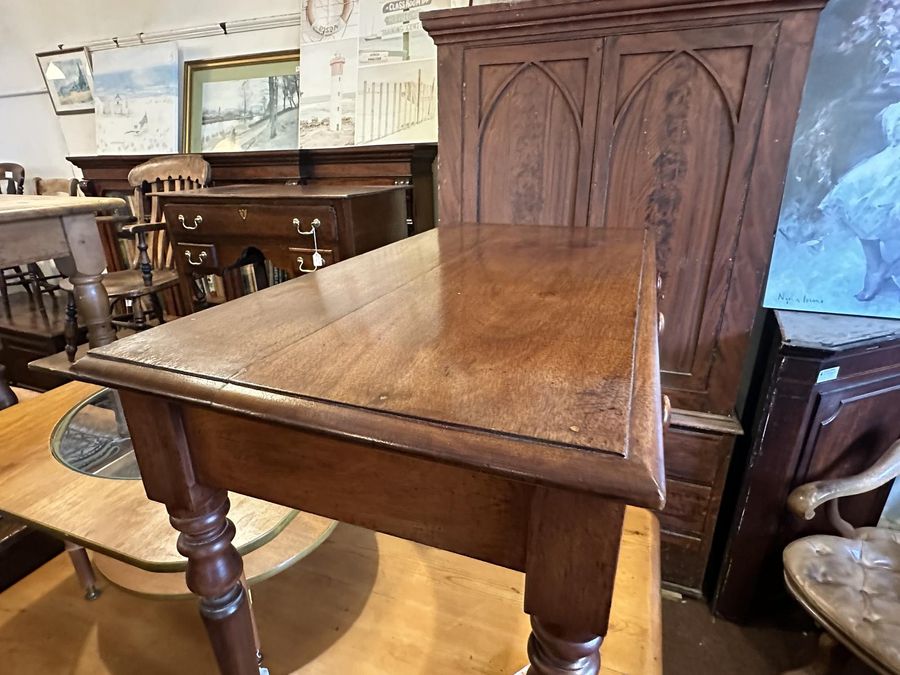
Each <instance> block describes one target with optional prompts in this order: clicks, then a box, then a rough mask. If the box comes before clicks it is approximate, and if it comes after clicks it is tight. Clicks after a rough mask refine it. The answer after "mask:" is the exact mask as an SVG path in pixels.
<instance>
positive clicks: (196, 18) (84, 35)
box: [0, 0, 301, 182]
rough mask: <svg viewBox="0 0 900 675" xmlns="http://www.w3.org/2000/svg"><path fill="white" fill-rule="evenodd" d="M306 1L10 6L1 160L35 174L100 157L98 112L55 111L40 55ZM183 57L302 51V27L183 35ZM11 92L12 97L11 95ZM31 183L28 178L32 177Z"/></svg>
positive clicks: (4, 40) (4, 45)
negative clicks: (72, 157) (70, 157)
mask: <svg viewBox="0 0 900 675" xmlns="http://www.w3.org/2000/svg"><path fill="white" fill-rule="evenodd" d="M300 6H301V0H258V1H257V2H246V0H190V2H185V1H184V0H178V1H175V0H156V1H155V2H124V1H123V0H81V1H80V2H78V3H68V2H62V0H28V1H27V2H10V3H4V8H3V20H2V21H0V162H7V161H8V162H17V163H19V164H22V165H23V166H24V167H25V169H26V171H27V173H28V176H29V177H33V176H44V177H57V176H70V175H77V170H76V169H75V167H73V166H72V165H71V164H69V163H68V162H67V161H66V159H65V158H66V156H67V155H90V154H94V115H93V113H87V114H82V115H63V116H57V115H56V114H55V113H54V112H53V106H52V104H51V103H50V97H49V95H48V94H47V93H46V87H45V85H44V80H43V78H42V77H41V71H40V69H39V68H38V64H37V59H35V56H34V55H35V54H36V53H37V52H44V51H50V50H52V49H55V48H56V47H57V45H59V44H60V43H62V44H64V45H66V46H67V47H72V46H77V45H79V44H82V43H85V42H89V41H94V40H100V39H106V38H113V37H121V36H123V35H129V36H132V35H135V34H137V33H140V32H148V33H149V32H154V31H165V30H171V29H176V28H190V27H192V26H203V25H208V24H214V23H221V22H223V21H235V20H239V19H249V18H255V17H265V16H274V15H278V14H289V13H293V12H298V11H300ZM178 46H179V48H180V51H181V57H182V60H185V61H189V60H192V59H205V58H214V57H218V56H232V55H237V54H251V53H256V52H271V51H279V50H286V49H299V47H300V29H299V27H291V28H278V29H273V30H265V31H256V32H251V33H238V34H235V35H222V36H215V37H209V38H198V39H193V40H184V41H180V42H179V43H178ZM10 94H13V96H10ZM29 182H30V181H29Z"/></svg>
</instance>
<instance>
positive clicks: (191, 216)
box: [165, 204, 338, 246]
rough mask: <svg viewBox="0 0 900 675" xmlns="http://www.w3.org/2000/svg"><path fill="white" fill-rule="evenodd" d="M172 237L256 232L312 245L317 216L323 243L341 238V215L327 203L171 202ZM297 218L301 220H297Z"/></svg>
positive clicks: (199, 237) (168, 219) (201, 237)
mask: <svg viewBox="0 0 900 675" xmlns="http://www.w3.org/2000/svg"><path fill="white" fill-rule="evenodd" d="M165 214H166V222H167V223H168V224H169V230H170V232H171V233H172V238H173V239H175V240H183V239H190V240H192V241H205V240H208V239H209V238H210V237H212V236H228V237H230V236H235V237H237V236H240V237H247V235H253V236H257V237H264V238H277V239H294V240H296V241H297V242H298V243H299V242H308V243H307V244H306V245H307V246H312V235H311V234H309V235H303V234H300V233H299V232H298V227H299V230H300V231H302V232H308V231H310V230H311V228H312V223H313V221H315V220H318V221H319V227H318V228H316V239H317V241H318V243H319V245H320V246H321V245H322V244H324V243H326V242H336V241H337V240H338V229H337V216H336V214H335V212H334V209H333V208H332V207H330V206H323V205H306V204H281V205H277V206H269V205H266V206H260V205H256V204H248V205H247V206H241V207H232V206H225V205H221V204H170V205H169V206H167V207H166V209H165ZM295 219H296V221H297V222H294V220H295Z"/></svg>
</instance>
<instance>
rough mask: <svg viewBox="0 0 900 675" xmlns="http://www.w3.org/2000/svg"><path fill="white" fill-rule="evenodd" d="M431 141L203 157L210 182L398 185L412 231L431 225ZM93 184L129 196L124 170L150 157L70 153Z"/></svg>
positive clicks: (112, 249) (115, 264)
mask: <svg viewBox="0 0 900 675" xmlns="http://www.w3.org/2000/svg"><path fill="white" fill-rule="evenodd" d="M436 156H437V145H436V144H434V143H416V144H405V145H379V146H360V147H350V148H334V149H322V150H318V149H311V150H270V151H262V152H222V153H208V154H205V155H203V157H204V159H206V160H207V161H208V162H209V163H210V166H211V168H212V185H214V186H222V185H234V184H239V183H240V184H246V183H282V184H284V183H287V182H289V181H297V182H299V183H301V184H304V185H310V186H315V185H326V184H327V185H331V186H335V185H341V186H367V185H372V186H377V185H403V186H409V187H410V188H411V189H410V190H408V191H407V211H408V213H407V218H408V219H409V226H410V230H411V231H412V232H416V233H418V232H424V231H425V230H428V229H430V228H431V227H433V226H434V223H435V215H434V191H435V190H434V179H433V171H432V166H433V164H434V161H435V157H436ZM68 159H69V161H70V162H72V163H73V164H74V165H75V166H77V167H78V168H79V169H81V171H82V173H83V175H84V178H85V180H90V181H92V182H93V184H94V187H95V188H96V190H97V194H100V195H103V194H110V193H121V194H129V193H130V192H131V188H130V186H129V185H128V172H129V171H130V170H131V169H132V168H133V167H135V166H137V165H138V164H140V163H142V162H145V161H147V160H148V159H150V156H149V155H91V156H78V157H69V158H68ZM104 245H105V246H106V252H107V258H108V259H109V262H110V269H112V270H116V269H122V266H123V265H124V261H122V260H120V258H119V254H118V246H117V242H116V241H115V238H114V236H110V237H108V240H107V241H106V242H104Z"/></svg>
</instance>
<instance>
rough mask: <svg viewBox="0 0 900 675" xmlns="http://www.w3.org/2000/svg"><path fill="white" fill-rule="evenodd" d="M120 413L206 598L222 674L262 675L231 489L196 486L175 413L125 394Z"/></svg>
mask: <svg viewBox="0 0 900 675" xmlns="http://www.w3.org/2000/svg"><path fill="white" fill-rule="evenodd" d="M119 395H120V400H121V404H122V409H123V411H124V412H125V415H126V418H127V420H128V428H129V429H130V431H131V438H132V445H133V446H134V455H135V459H137V463H138V466H139V468H140V470H141V480H142V481H143V483H144V488H145V490H146V492H147V496H148V497H149V498H150V499H152V500H154V501H157V502H161V503H163V504H165V506H166V510H167V511H168V512H169V520H170V522H171V523H172V526H173V527H174V528H175V529H176V530H178V531H179V532H180V534H179V536H178V551H179V553H181V554H182V555H183V556H185V557H186V558H187V570H186V572H185V580H186V581H187V586H188V588H189V589H191V591H192V592H193V593H195V594H196V595H198V596H200V616H201V618H202V619H203V623H204V624H205V626H206V632H207V634H208V635H209V639H210V642H211V643H212V647H213V651H214V653H215V655H216V661H217V662H218V664H219V671H220V672H221V673H222V674H223V675H259V673H260V668H259V664H258V663H257V644H256V641H255V639H254V625H253V619H252V616H251V609H250V600H249V597H248V594H247V590H246V588H245V587H244V584H243V583H242V581H241V579H242V576H243V571H244V569H243V568H244V565H243V561H242V560H241V556H240V554H239V553H238V551H237V549H236V548H235V547H234V546H233V545H232V543H231V542H232V540H233V539H234V533H235V530H234V524H233V523H232V522H231V521H230V520H228V518H227V517H226V516H227V514H228V508H229V502H228V493H227V492H226V491H225V490H221V489H217V488H212V487H208V486H206V485H202V484H201V483H199V482H198V481H197V477H196V476H195V475H194V470H193V461H192V460H191V456H190V448H189V447H188V440H187V437H186V434H185V430H184V423H183V420H182V417H181V411H180V410H179V409H178V407H177V406H175V405H173V404H171V403H168V402H165V401H163V400H160V399H155V398H150V397H146V396H143V395H141V394H136V393H133V392H129V391H127V390H123V391H120V392H119Z"/></svg>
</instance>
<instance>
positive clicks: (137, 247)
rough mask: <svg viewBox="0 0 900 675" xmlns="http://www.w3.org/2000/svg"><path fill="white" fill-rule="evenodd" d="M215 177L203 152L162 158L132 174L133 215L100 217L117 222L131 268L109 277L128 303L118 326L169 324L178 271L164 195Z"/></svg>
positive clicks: (70, 320) (71, 351)
mask: <svg viewBox="0 0 900 675" xmlns="http://www.w3.org/2000/svg"><path fill="white" fill-rule="evenodd" d="M209 180H210V167H209V163H208V162H207V161H206V160H204V159H203V158H202V157H201V156H199V155H170V156H165V157H156V158H154V159H151V160H149V161H147V162H144V163H143V164H140V165H138V166H136V167H134V168H133V169H132V170H131V171H130V172H129V173H128V183H129V185H130V186H131V188H132V191H133V192H132V195H131V198H130V202H131V211H132V213H131V214H120V215H113V216H101V217H99V218H98V222H99V223H101V224H104V223H105V224H113V225H115V226H116V228H117V233H118V234H117V236H118V237H119V239H120V241H121V243H122V249H123V254H124V255H123V258H124V259H125V260H127V261H128V263H129V268H128V269H125V270H119V271H116V272H109V273H108V274H106V275H105V276H104V278H103V285H104V287H105V288H106V292H107V293H108V294H109V300H110V303H111V304H113V305H115V304H117V303H122V304H124V305H125V306H126V311H125V312H124V313H118V314H115V315H114V317H113V324H114V325H115V326H116V327H119V328H123V327H124V328H131V329H133V330H144V329H146V328H150V327H151V326H152V325H158V324H160V323H164V322H165V315H164V310H163V302H162V299H161V296H162V294H163V292H164V291H167V290H168V289H172V288H175V287H176V286H177V285H178V273H177V271H176V270H175V268H174V261H173V257H172V247H171V245H170V242H169V238H168V235H167V233H166V224H165V220H164V216H163V212H162V207H161V204H160V199H159V198H160V196H161V195H163V194H165V193H168V192H181V191H185V190H195V189H198V188H202V187H206V186H207V185H208V184H209ZM62 287H63V288H64V289H65V290H67V291H68V292H69V309H68V310H67V313H66V336H67V337H66V353H67V354H68V355H69V360H70V361H71V360H74V358H75V349H76V345H75V344H74V343H73V342H70V340H69V336H73V337H74V336H75V335H77V332H78V323H77V321H78V320H77V315H76V312H75V302H74V297H73V296H72V286H71V284H69V283H68V282H63V284H62ZM129 306H130V307H129ZM154 322H155V324H154Z"/></svg>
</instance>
